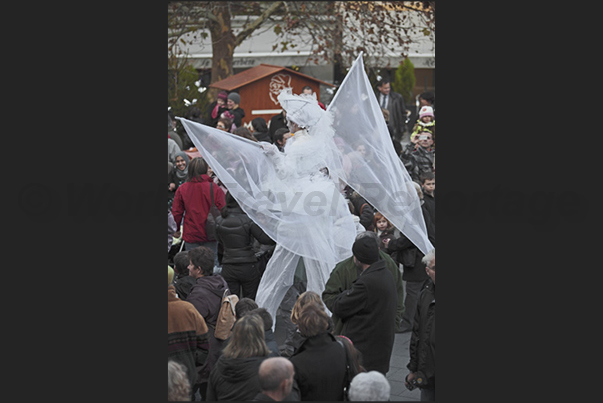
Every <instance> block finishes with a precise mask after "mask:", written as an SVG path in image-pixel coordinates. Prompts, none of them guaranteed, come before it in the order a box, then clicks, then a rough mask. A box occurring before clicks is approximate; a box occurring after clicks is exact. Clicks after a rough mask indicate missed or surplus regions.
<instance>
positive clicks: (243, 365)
mask: <svg viewBox="0 0 603 403" xmlns="http://www.w3.org/2000/svg"><path fill="white" fill-rule="evenodd" d="M264 359H266V357H250V358H226V357H224V356H222V357H220V359H219V360H218V362H217V363H216V370H217V371H218V372H219V373H220V375H221V377H222V378H223V379H224V380H225V381H227V382H230V383H238V382H240V381H243V380H246V379H249V378H252V377H254V376H257V374H258V369H259V367H260V364H261V363H262V361H264Z"/></svg>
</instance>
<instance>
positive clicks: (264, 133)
mask: <svg viewBox="0 0 603 403" xmlns="http://www.w3.org/2000/svg"><path fill="white" fill-rule="evenodd" d="M251 126H252V127H253V133H252V134H253V137H255V138H256V139H257V141H266V142H268V143H272V137H270V134H268V125H267V124H266V120H265V119H264V118H261V117H259V118H255V119H253V120H252V121H251Z"/></svg>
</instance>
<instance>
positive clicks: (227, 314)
mask: <svg viewBox="0 0 603 403" xmlns="http://www.w3.org/2000/svg"><path fill="white" fill-rule="evenodd" d="M214 293H215V292H214ZM237 302H239V297H238V296H237V295H236V294H230V291H229V290H228V288H226V289H225V290H224V294H223V295H222V302H221V305H220V312H219V313H218V319H217V320H216V327H215V329H214V337H215V338H216V339H218V340H226V339H228V338H229V337H230V333H231V330H232V326H233V325H234V323H235V320H236V311H235V305H237Z"/></svg>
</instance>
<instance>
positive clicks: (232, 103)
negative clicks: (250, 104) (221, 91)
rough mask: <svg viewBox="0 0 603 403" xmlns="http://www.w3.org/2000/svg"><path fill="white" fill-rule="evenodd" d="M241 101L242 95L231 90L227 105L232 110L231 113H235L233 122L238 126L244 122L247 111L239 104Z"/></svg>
mask: <svg viewBox="0 0 603 403" xmlns="http://www.w3.org/2000/svg"><path fill="white" fill-rule="evenodd" d="M240 103H241V96H240V95H239V94H237V93H236V92H231V93H230V94H228V100H227V101H226V106H227V107H228V109H229V110H230V113H232V114H233V115H234V121H233V123H234V124H235V126H237V127H241V125H242V124H243V122H242V120H243V118H244V117H245V111H244V110H243V109H242V108H241V107H240V106H239V104H240Z"/></svg>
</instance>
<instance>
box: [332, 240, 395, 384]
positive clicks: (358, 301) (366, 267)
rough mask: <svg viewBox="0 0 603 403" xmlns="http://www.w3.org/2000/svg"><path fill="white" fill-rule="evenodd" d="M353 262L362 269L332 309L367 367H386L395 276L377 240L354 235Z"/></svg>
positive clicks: (391, 340)
mask: <svg viewBox="0 0 603 403" xmlns="http://www.w3.org/2000/svg"><path fill="white" fill-rule="evenodd" d="M352 253H353V255H354V263H355V264H356V266H357V267H358V268H360V269H361V270H362V272H361V273H360V275H359V276H358V278H357V279H356V281H354V282H353V283H352V288H351V289H348V290H345V291H343V292H342V293H341V294H339V295H338V296H337V298H336V299H335V301H333V302H332V304H331V311H332V312H333V313H334V314H335V315H337V316H339V317H340V318H341V320H342V322H343V328H342V330H341V334H342V335H343V336H346V337H347V338H349V339H350V340H351V341H352V343H354V347H356V348H357V349H358V350H359V351H360V353H361V354H362V358H363V366H364V368H365V369H366V370H367V371H372V370H375V371H379V372H381V373H382V374H383V375H386V374H387V371H389V362H390V358H391V353H392V349H393V347H394V339H395V333H396V329H395V319H396V310H397V305H398V292H397V290H396V285H395V281H394V276H393V275H392V273H391V272H390V271H389V270H388V269H387V268H386V267H385V260H383V259H380V258H379V241H378V240H376V239H375V238H372V237H361V238H358V239H356V241H355V242H354V245H353V246H352Z"/></svg>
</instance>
